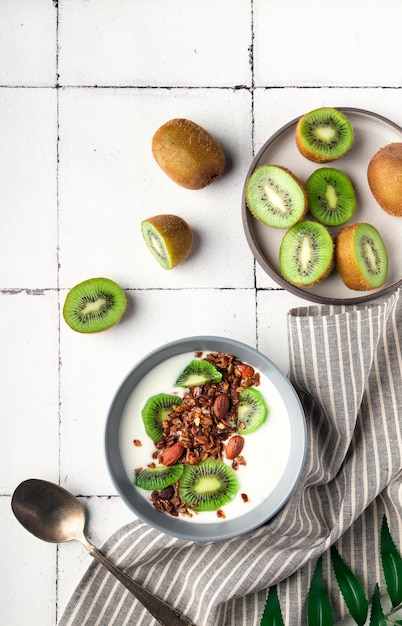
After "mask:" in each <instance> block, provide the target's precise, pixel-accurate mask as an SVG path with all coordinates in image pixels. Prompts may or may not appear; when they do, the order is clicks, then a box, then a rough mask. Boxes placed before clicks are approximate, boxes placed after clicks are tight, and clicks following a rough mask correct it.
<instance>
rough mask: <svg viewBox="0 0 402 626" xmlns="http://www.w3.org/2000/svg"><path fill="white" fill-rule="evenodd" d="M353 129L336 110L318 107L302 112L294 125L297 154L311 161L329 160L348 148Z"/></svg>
mask: <svg viewBox="0 0 402 626" xmlns="http://www.w3.org/2000/svg"><path fill="white" fill-rule="evenodd" d="M353 138H354V132H353V127H352V124H351V123H350V121H349V119H348V118H347V117H346V115H344V113H342V112H341V111H338V109H334V108H332V107H320V108H318V109H314V110H313V111H310V112H309V113H306V114H305V115H303V116H302V117H301V118H300V119H299V121H298V123H297V126H296V145H297V147H298V149H299V151H300V153H301V154H302V155H303V156H304V157H306V158H307V159H309V160H310V161H314V162H315V163H329V162H330V161H334V160H335V159H339V158H340V157H342V156H344V155H345V154H346V153H347V152H348V151H349V150H350V148H351V147H352V144H353Z"/></svg>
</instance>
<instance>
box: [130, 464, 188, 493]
mask: <svg viewBox="0 0 402 626" xmlns="http://www.w3.org/2000/svg"><path fill="white" fill-rule="evenodd" d="M183 471H184V465H182V464H181V463H178V464H177V465H169V466H165V465H156V466H155V467H144V468H142V469H139V470H136V471H135V476H134V485H136V486H137V487H141V489H146V490H147V491H154V490H155V491H160V490H161V489H165V488H166V487H169V485H173V484H174V483H176V482H177V481H178V480H179V479H180V478H181V476H182V475H183Z"/></svg>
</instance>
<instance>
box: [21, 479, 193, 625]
mask: <svg viewBox="0 0 402 626" xmlns="http://www.w3.org/2000/svg"><path fill="white" fill-rule="evenodd" d="M11 507H12V510H13V513H14V515H15V517H16V518H17V520H18V521H19V522H20V523H21V524H22V526H24V528H25V529H26V530H28V531H29V532H30V533H32V534H33V535H35V536H36V537H39V539H43V540H44V541H49V542H50V543H61V542H64V541H71V540H72V539H76V540H77V541H79V542H80V543H82V545H83V546H84V548H85V549H86V550H87V551H88V552H89V554H90V555H91V556H93V557H94V558H95V559H96V560H97V561H99V563H101V564H102V565H103V566H104V567H106V568H107V569H108V570H109V572H111V573H112V574H113V575H114V576H115V577H116V578H117V579H118V580H119V581H120V582H121V583H122V584H123V585H124V586H125V587H126V588H127V589H128V590H129V591H130V592H131V593H132V594H133V595H134V596H135V597H136V598H137V600H139V601H140V602H141V604H142V605H143V606H144V607H145V608H146V609H147V610H148V611H149V612H150V613H151V615H153V616H154V618H155V619H156V620H157V621H158V622H159V623H160V624H161V625H162V626H183V625H184V624H185V625H186V626H194V624H193V622H191V621H190V620H189V619H187V618H186V617H184V615H181V614H180V613H179V612H178V611H176V609H174V608H173V607H170V606H169V605H168V604H166V602H164V601H163V600H161V599H160V598H157V597H156V596H154V595H153V594H152V593H150V592H149V591H147V590H146V589H144V588H143V587H141V585H139V584H138V583H136V582H135V581H134V580H133V579H132V578H130V577H129V576H128V575H127V574H125V573H124V572H123V571H122V570H120V569H119V568H118V567H116V566H115V565H114V564H113V563H112V562H111V561H109V559H107V558H106V557H105V556H104V555H103V554H102V553H101V552H99V550H98V548H96V547H95V546H93V545H92V544H91V543H90V542H89V541H88V539H87V537H86V536H85V533H84V529H85V524H86V516H85V511H84V509H83V507H82V506H81V504H80V502H79V500H77V498H76V497H75V496H73V494H72V493H70V492H69V491H66V489H63V488H62V487H60V486H59V485H56V484H54V483H50V482H48V481H46V480H38V479H36V478H30V479H29V480H25V481H24V482H22V483H20V484H19V485H18V487H17V488H16V490H15V491H14V494H13V497H12V500H11Z"/></svg>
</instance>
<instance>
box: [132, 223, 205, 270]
mask: <svg viewBox="0 0 402 626" xmlns="http://www.w3.org/2000/svg"><path fill="white" fill-rule="evenodd" d="M141 232H142V236H143V237H144V239H145V243H146V244H147V246H148V249H149V250H150V251H151V253H152V254H153V255H154V257H155V259H156V260H157V261H158V263H159V264H160V265H161V266H162V267H163V268H164V269H166V270H171V269H173V268H174V267H176V265H179V264H180V263H182V262H183V261H184V260H185V259H186V258H187V257H188V255H189V254H190V252H191V248H192V245H193V232H192V230H191V227H190V226H189V224H187V222H186V221H185V220H184V219H183V218H181V217H179V216H178V215H170V214H162V215H155V216H154V217H149V218H148V219H146V220H143V221H142V222H141Z"/></svg>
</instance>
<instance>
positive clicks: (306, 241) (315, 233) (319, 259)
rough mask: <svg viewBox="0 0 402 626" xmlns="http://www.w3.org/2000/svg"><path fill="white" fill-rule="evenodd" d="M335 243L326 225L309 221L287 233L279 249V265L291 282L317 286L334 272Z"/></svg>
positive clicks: (297, 225) (302, 285)
mask: <svg viewBox="0 0 402 626" xmlns="http://www.w3.org/2000/svg"><path fill="white" fill-rule="evenodd" d="M334 263H335V255H334V242H333V239H332V237H331V235H330V233H329V231H328V229H327V227H326V226H324V225H323V224H320V223H319V222H313V221H310V220H305V221H303V222H300V223H299V224H295V225H294V226H292V227H291V228H289V230H288V231H287V232H286V234H285V236H284V237H283V239H282V242H281V245H280V248H279V267H280V271H281V274H282V276H283V277H284V278H285V280H287V281H288V282H289V283H291V284H293V285H298V286H300V287H313V286H314V285H317V284H318V283H319V282H321V281H322V280H324V278H326V277H327V276H329V274H330V273H331V272H332V270H333V267H334Z"/></svg>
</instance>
